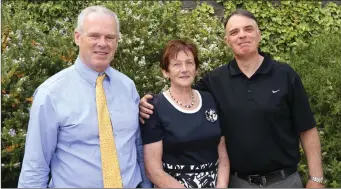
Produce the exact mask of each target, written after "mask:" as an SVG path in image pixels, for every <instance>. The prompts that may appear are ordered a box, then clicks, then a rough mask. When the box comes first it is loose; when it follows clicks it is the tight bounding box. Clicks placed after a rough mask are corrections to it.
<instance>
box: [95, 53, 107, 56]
mask: <svg viewBox="0 0 341 189" xmlns="http://www.w3.org/2000/svg"><path fill="white" fill-rule="evenodd" d="M95 54H97V55H102V56H103V55H107V54H108V53H107V52H95Z"/></svg>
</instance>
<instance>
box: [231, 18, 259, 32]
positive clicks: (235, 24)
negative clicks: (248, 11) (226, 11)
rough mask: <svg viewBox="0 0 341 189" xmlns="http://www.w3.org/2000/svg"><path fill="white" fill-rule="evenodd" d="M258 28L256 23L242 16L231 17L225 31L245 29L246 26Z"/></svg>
mask: <svg viewBox="0 0 341 189" xmlns="http://www.w3.org/2000/svg"><path fill="white" fill-rule="evenodd" d="M250 25H251V26H253V27H258V25H257V23H256V21H255V20H254V19H252V18H249V17H247V16H244V15H233V16H231V18H230V19H229V20H228V22H227V24H226V29H227V30H231V29H234V28H240V27H246V26H250Z"/></svg>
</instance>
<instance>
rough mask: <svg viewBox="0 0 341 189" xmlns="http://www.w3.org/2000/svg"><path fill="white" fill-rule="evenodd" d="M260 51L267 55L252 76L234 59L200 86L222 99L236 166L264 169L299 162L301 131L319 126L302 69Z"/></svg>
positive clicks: (255, 170) (233, 167) (252, 171)
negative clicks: (304, 85)
mask: <svg viewBox="0 0 341 189" xmlns="http://www.w3.org/2000/svg"><path fill="white" fill-rule="evenodd" d="M261 55H262V56H264V60H263V62H262V64H261V66H260V67H259V68H258V70H257V71H256V73H255V74H254V75H253V76H252V77H251V78H248V77H246V76H245V75H244V74H243V73H242V72H241V71H240V69H239V67H238V65H237V63H236V60H232V61H230V63H229V64H226V65H223V66H221V67H219V68H217V69H215V70H213V71H212V72H210V73H208V74H207V75H206V76H204V77H203V78H202V79H201V80H200V81H199V82H197V83H196V85H195V88H196V89H198V90H206V91H209V92H210V93H211V94H212V95H213V97H214V98H215V100H216V102H217V105H218V109H219V113H220V122H221V123H220V125H221V127H222V130H223V133H224V135H225V137H226V144H227V151H228V155H229V157H230V164H231V171H237V172H243V173H249V174H256V173H257V174H262V173H269V172H271V171H275V170H279V169H283V168H287V167H294V166H297V164H298V163H299V161H300V152H299V133H300V132H302V131H305V130H308V129H311V128H313V127H315V120H314V118H313V114H312V111H311V109H310V106H309V102H308V98H307V95H306V93H305V90H304V87H303V85H302V82H301V79H300V77H299V76H298V74H297V73H296V72H295V71H294V70H293V69H292V68H291V67H290V66H289V65H288V64H285V63H279V62H277V61H275V60H273V59H271V58H270V56H268V55H265V54H263V53H261Z"/></svg>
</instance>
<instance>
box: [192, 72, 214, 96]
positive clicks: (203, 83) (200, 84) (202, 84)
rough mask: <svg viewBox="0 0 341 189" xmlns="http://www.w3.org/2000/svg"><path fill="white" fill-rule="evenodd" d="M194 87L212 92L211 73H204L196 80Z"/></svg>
mask: <svg viewBox="0 0 341 189" xmlns="http://www.w3.org/2000/svg"><path fill="white" fill-rule="evenodd" d="M192 88H193V89H196V90H200V91H208V92H210V87H209V74H206V75H204V77H202V78H201V79H200V80H199V81H197V82H195V84H194V85H193V87H192Z"/></svg>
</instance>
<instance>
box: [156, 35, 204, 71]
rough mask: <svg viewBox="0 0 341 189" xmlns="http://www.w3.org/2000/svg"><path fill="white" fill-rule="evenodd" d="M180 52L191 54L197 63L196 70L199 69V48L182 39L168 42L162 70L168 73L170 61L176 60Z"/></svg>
mask: <svg viewBox="0 0 341 189" xmlns="http://www.w3.org/2000/svg"><path fill="white" fill-rule="evenodd" d="M180 51H184V52H185V53H187V52H191V53H192V54H193V57H194V61H195V69H198V66H199V58H198V50H197V47H196V46H195V45H194V44H193V43H190V42H187V41H185V40H182V39H177V40H170V41H168V43H167V44H166V46H165V48H164V49H163V54H162V58H161V62H160V68H161V69H163V70H166V71H168V67H169V62H170V60H171V59H173V58H176V56H177V55H178V53H179V52H180Z"/></svg>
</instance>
